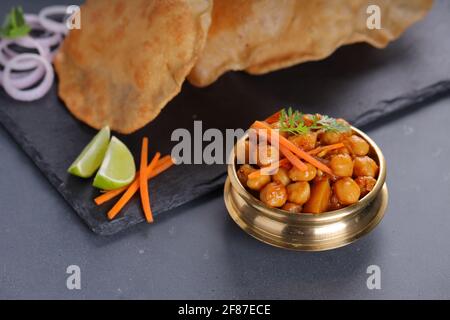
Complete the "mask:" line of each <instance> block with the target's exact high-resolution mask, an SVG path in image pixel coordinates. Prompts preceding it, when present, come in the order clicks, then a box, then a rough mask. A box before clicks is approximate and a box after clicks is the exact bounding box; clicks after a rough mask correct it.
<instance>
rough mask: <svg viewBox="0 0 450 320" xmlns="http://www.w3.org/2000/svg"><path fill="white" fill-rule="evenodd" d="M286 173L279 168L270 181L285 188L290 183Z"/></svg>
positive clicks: (284, 169) (285, 170)
mask: <svg viewBox="0 0 450 320" xmlns="http://www.w3.org/2000/svg"><path fill="white" fill-rule="evenodd" d="M288 172H289V171H288V170H287V169H286V168H279V169H278V171H277V172H276V173H275V174H274V175H273V176H272V180H273V181H275V182H279V183H281V184H282V185H284V186H287V185H288V184H289V183H291V179H290V178H289V174H288Z"/></svg>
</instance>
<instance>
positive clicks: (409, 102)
mask: <svg viewBox="0 0 450 320" xmlns="http://www.w3.org/2000/svg"><path fill="white" fill-rule="evenodd" d="M446 92H450V81H441V82H438V83H435V84H433V85H430V86H427V87H424V88H422V89H418V90H414V91H412V92H409V93H408V94H405V95H402V96H399V97H396V98H392V99H389V100H383V101H381V102H380V103H378V104H377V106H375V107H374V109H372V110H371V111H369V112H366V113H364V114H362V115H361V116H359V117H357V118H356V119H353V123H354V125H355V126H364V125H367V124H369V123H371V122H374V121H376V120H380V119H381V118H383V117H387V116H388V115H389V114H391V113H392V112H394V111H399V110H402V109H404V108H407V107H410V106H413V105H417V104H420V103H424V102H426V101H428V100H431V99H433V98H436V97H439V96H440V95H442V94H444V93H446ZM0 116H1V121H0V123H1V124H2V126H3V127H4V128H5V129H6V131H7V132H8V133H9V134H10V135H11V137H12V138H13V140H14V141H15V142H16V143H17V144H18V145H19V146H20V147H21V149H22V150H23V151H24V152H25V153H26V154H27V155H28V157H29V158H30V159H31V160H32V161H33V162H34V163H35V164H36V166H37V167H38V168H39V170H40V171H41V173H42V174H43V175H44V176H45V177H46V178H47V179H48V180H49V182H50V183H51V185H53V186H54V187H55V188H56V190H58V192H59V193H60V194H61V195H62V197H63V198H64V199H65V200H66V201H67V202H68V204H69V205H70V206H71V207H72V208H73V209H74V211H75V212H76V213H77V215H78V216H80V218H82V220H83V221H84V223H85V224H86V225H87V226H88V227H89V229H90V230H92V231H93V232H94V233H96V234H98V235H101V236H110V235H113V234H116V233H120V232H122V231H124V230H126V229H128V227H131V226H134V225H136V224H138V223H140V222H143V221H144V220H143V219H132V220H122V219H121V220H117V221H113V222H108V223H106V224H102V225H100V226H98V225H93V224H92V223H91V222H90V219H86V218H85V217H88V216H89V214H90V212H89V210H87V208H86V207H84V206H80V205H78V204H77V203H76V202H75V201H72V199H71V197H69V194H68V193H67V192H66V191H65V190H63V189H62V185H63V182H62V181H61V180H60V179H59V178H58V177H57V176H56V175H54V174H52V173H51V172H49V171H48V170H46V167H47V166H48V164H47V163H46V162H45V161H44V160H42V159H41V157H40V153H39V151H38V150H36V149H35V148H34V147H33V146H32V145H31V144H30V143H28V140H27V138H26V135H25V134H24V133H23V132H22V131H21V130H20V129H19V128H18V127H17V126H16V125H15V124H14V121H13V120H12V119H11V118H10V117H9V116H8V115H7V114H6V113H5V112H4V111H2V109H1V108H0ZM224 171H226V170H224ZM225 175H226V172H224V174H223V178H222V179H221V178H217V177H216V179H215V181H214V183H212V184H208V185H207V186H205V187H204V188H202V189H201V190H199V191H197V192H196V193H195V195H194V196H193V198H192V199H191V200H190V201H192V200H194V199H196V198H198V197H200V196H202V195H205V194H207V193H209V192H212V191H214V190H216V189H217V188H219V187H221V185H222V182H223V181H224V180H225ZM187 202H189V201H180V202H179V203H177V204H176V205H174V206H173V207H172V208H170V209H167V210H163V211H160V212H159V213H162V212H165V211H168V210H171V209H173V208H175V207H178V206H181V205H183V204H185V203H187ZM113 224H114V225H115V224H123V225H124V228H123V229H121V230H118V229H117V228H112V225H113Z"/></svg>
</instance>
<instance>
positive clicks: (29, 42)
mask: <svg viewBox="0 0 450 320" xmlns="http://www.w3.org/2000/svg"><path fill="white" fill-rule="evenodd" d="M12 43H16V44H18V45H19V46H22V47H26V48H35V49H36V50H37V51H38V53H39V54H40V55H41V56H42V57H43V58H45V59H46V60H48V61H51V59H52V58H53V57H52V55H51V54H50V49H49V48H48V47H47V46H42V45H41V44H39V42H37V41H36V40H35V39H33V38H31V37H28V36H27V37H23V38H20V39H17V40H15V41H14V42H13V41H11V40H4V41H2V42H1V43H0V63H1V64H3V65H5V66H6V64H7V63H8V61H9V60H8V57H6V56H5V53H4V52H3V50H4V49H5V48H7V46H8V45H10V44H12ZM8 53H14V51H13V50H10V51H8ZM18 55H21V54H18V53H16V54H15V55H14V56H13V58H14V57H17V56H18ZM38 65H39V62H36V61H35V60H31V61H23V60H22V63H21V65H20V66H19V67H17V68H14V69H15V70H17V71H25V70H30V69H34V68H36V67H37V66H38Z"/></svg>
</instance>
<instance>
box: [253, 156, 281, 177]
mask: <svg viewBox="0 0 450 320" xmlns="http://www.w3.org/2000/svg"><path fill="white" fill-rule="evenodd" d="M288 163H290V162H289V160H288V159H286V158H284V159H281V160H280V161H277V162H275V163H273V164H271V165H270V166H269V167H265V168H262V169H259V170H256V171H253V172H252V173H250V174H249V175H248V178H249V179H254V178H258V177H259V176H261V175H267V174H263V170H264V169H265V170H267V169H269V172H272V171H275V169H278V168H280V167H284V166H285V165H286V164H288Z"/></svg>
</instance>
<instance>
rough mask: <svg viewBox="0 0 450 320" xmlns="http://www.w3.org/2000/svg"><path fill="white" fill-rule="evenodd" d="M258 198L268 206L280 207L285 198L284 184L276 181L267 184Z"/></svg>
mask: <svg viewBox="0 0 450 320" xmlns="http://www.w3.org/2000/svg"><path fill="white" fill-rule="evenodd" d="M259 198H260V199H261V201H262V202H264V203H265V204H266V205H267V206H269V207H276V208H278V207H282V206H283V205H284V204H285V202H286V200H287V191H286V188H285V187H284V185H282V184H281V183H278V182H271V183H269V184H267V185H266V186H265V187H264V188H263V189H262V190H261V193H260V194H259Z"/></svg>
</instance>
